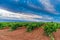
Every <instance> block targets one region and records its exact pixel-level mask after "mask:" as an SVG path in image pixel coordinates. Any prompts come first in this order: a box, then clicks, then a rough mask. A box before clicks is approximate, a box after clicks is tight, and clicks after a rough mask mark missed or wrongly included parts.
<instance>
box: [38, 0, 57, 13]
mask: <svg viewBox="0 0 60 40" xmlns="http://www.w3.org/2000/svg"><path fill="white" fill-rule="evenodd" d="M39 1H40V2H41V3H42V5H43V6H44V7H45V10H47V11H49V12H52V13H54V14H57V12H56V10H55V8H54V6H53V4H51V3H50V0H39Z"/></svg>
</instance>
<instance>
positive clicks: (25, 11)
mask: <svg viewBox="0 0 60 40" xmlns="http://www.w3.org/2000/svg"><path fill="white" fill-rule="evenodd" d="M3 21H35V22H40V21H43V22H48V21H49V22H50V21H54V22H60V0H0V22H3Z"/></svg>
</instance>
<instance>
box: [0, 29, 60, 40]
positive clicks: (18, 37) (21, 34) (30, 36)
mask: <svg viewBox="0 0 60 40" xmlns="http://www.w3.org/2000/svg"><path fill="white" fill-rule="evenodd" d="M54 36H55V39H56V40H60V30H59V31H57V32H56V33H54ZM0 40H50V38H49V37H47V36H46V35H44V31H43V29H42V28H39V29H38V28H36V29H35V30H33V31H32V32H26V29H25V28H20V29H18V30H15V31H8V29H3V30H0Z"/></svg>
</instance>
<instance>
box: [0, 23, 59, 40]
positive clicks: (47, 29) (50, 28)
mask: <svg viewBox="0 0 60 40" xmlns="http://www.w3.org/2000/svg"><path fill="white" fill-rule="evenodd" d="M21 27H25V28H26V31H27V32H32V31H33V30H34V29H35V28H43V30H44V34H45V35H46V36H49V37H50V39H51V40H55V39H54V35H53V32H56V31H57V30H58V29H60V23H56V22H0V30H2V29H5V28H9V29H10V31H14V30H16V29H17V30H18V28H21Z"/></svg>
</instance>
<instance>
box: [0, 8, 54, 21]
mask: <svg viewBox="0 0 60 40" xmlns="http://www.w3.org/2000/svg"><path fill="white" fill-rule="evenodd" d="M0 19H9V20H26V21H36V22H39V21H44V20H52V19H53V18H52V17H49V16H47V15H46V16H42V15H41V16H38V15H35V14H26V13H14V12H10V11H7V10H4V9H0ZM38 19H42V20H38Z"/></svg>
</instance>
